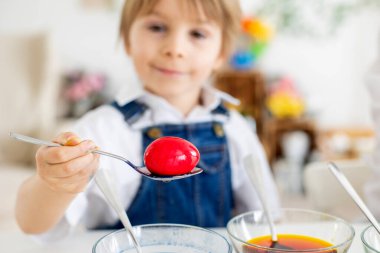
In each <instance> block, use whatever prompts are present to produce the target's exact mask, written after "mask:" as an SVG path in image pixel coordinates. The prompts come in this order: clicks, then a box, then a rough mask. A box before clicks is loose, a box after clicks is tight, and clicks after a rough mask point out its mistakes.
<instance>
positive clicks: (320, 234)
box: [227, 208, 355, 253]
mask: <svg viewBox="0 0 380 253" xmlns="http://www.w3.org/2000/svg"><path fill="white" fill-rule="evenodd" d="M272 216H273V218H274V221H275V225H276V229H277V234H293V235H302V236H308V237H313V238H318V239H321V240H323V241H326V242H329V243H331V244H332V245H333V246H331V247H324V248H320V247H319V248H318V249H308V250H299V249H298V250H297V249H294V250H293V249H286V250H285V249H273V248H269V247H263V246H259V245H256V244H252V243H248V242H247V241H248V240H251V239H253V238H257V237H261V236H266V235H270V231H269V225H268V222H267V219H266V218H265V215H264V213H263V212H262V211H252V212H247V213H244V214H241V215H239V216H236V217H234V218H232V219H231V220H230V221H229V222H228V224H227V232H228V235H229V237H230V238H231V242H232V244H233V246H234V248H235V250H236V252H238V253H256V252H257V253H259V252H260V253H263V252H271V253H280V252H287V253H289V252H293V253H295V252H298V253H300V252H309V253H311V252H313V253H319V252H324V253H344V252H347V251H348V249H349V247H350V246H351V243H352V240H353V238H354V236H355V231H354V228H353V227H352V226H351V225H350V224H349V223H348V222H346V221H344V220H342V219H340V218H338V217H335V216H332V215H328V214H325V213H321V212H316V211H311V210H304V209H288V208H284V209H279V210H277V211H274V212H272Z"/></svg>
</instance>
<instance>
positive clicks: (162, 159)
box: [144, 137, 200, 176]
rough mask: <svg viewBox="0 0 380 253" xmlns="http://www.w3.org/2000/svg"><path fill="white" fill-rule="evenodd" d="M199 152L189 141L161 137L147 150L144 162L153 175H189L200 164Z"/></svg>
mask: <svg viewBox="0 0 380 253" xmlns="http://www.w3.org/2000/svg"><path fill="white" fill-rule="evenodd" d="M199 158H200V155H199V151H198V149H197V148H196V147H195V146H194V145H193V144H192V143H191V142H189V141H187V140H184V139H182V138H178V137H161V138H158V139H157V140H155V141H153V142H152V143H151V144H150V145H149V146H148V147H147V148H146V150H145V153H144V162H145V166H146V167H147V169H148V170H149V171H150V172H152V173H153V174H157V175H163V176H175V175H181V174H186V173H189V172H190V171H191V170H192V169H193V168H194V167H195V166H196V165H197V163H198V162H199Z"/></svg>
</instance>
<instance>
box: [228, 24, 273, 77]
mask: <svg viewBox="0 0 380 253" xmlns="http://www.w3.org/2000/svg"><path fill="white" fill-rule="evenodd" d="M241 27H242V31H243V33H244V34H243V35H244V36H242V37H243V38H242V39H244V42H243V44H244V45H243V46H240V48H239V49H238V50H237V51H236V52H235V53H234V54H233V56H232V58H231V60H230V63H231V65H232V66H233V67H234V68H235V69H238V70H244V69H250V68H251V67H252V66H253V65H254V63H255V61H257V60H258V58H260V57H261V56H262V54H263V52H264V51H265V50H266V48H267V46H268V43H269V41H270V40H271V39H272V37H273V30H272V28H271V27H270V26H269V25H267V24H266V23H264V22H263V21H261V20H260V19H258V18H250V17H247V18H244V19H243V20H242V22H241Z"/></svg>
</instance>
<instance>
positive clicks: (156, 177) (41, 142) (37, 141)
mask: <svg viewBox="0 0 380 253" xmlns="http://www.w3.org/2000/svg"><path fill="white" fill-rule="evenodd" d="M9 135H10V137H12V138H14V139H16V140H19V141H23V142H28V143H32V144H36V145H44V146H48V147H61V146H62V145H61V144H58V143H54V142H50V141H45V140H40V139H36V138H33V137H30V136H26V135H22V134H17V133H12V132H11V133H9ZM90 152H91V153H96V154H99V155H104V156H108V157H112V158H115V159H118V160H121V161H123V162H125V163H126V164H128V165H129V166H130V167H131V168H132V169H134V170H135V171H136V172H138V173H140V174H141V175H142V176H144V177H147V178H149V179H152V180H157V181H163V182H170V181H173V180H178V179H183V178H187V177H191V176H195V175H198V174H200V173H202V172H203V170H202V169H200V168H197V167H195V168H194V169H192V170H191V171H190V172H189V173H186V174H180V175H174V176H163V175H156V174H153V173H152V172H150V171H149V169H148V168H147V167H145V166H137V165H135V164H133V163H132V162H131V161H129V160H128V159H127V158H125V157H122V156H119V155H115V154H112V153H109V152H105V151H102V150H91V151H90Z"/></svg>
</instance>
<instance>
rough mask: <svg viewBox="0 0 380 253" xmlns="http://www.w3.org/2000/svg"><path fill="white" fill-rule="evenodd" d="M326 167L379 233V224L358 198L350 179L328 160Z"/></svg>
mask: <svg viewBox="0 0 380 253" xmlns="http://www.w3.org/2000/svg"><path fill="white" fill-rule="evenodd" d="M328 167H329V169H330V171H331V172H332V173H333V174H334V176H335V177H336V179H338V181H339V183H340V184H341V185H342V186H343V188H344V189H345V190H346V191H347V193H348V194H349V195H350V196H351V198H352V199H353V200H354V201H355V203H356V205H357V206H358V207H359V208H360V210H361V211H362V212H363V213H364V215H365V216H366V217H367V219H368V220H369V221H370V222H371V223H372V225H373V226H374V227H375V229H376V230H377V232H378V233H379V234H380V226H379V223H378V222H377V220H376V218H375V216H374V215H373V214H372V213H371V211H370V210H369V209H368V207H367V205H366V204H365V203H364V202H363V200H362V199H361V198H360V196H359V194H358V193H357V192H356V191H355V189H354V187H353V186H352V185H351V183H350V181H348V179H347V177H346V176H345V175H344V174H343V173H342V171H341V170H340V169H339V168H338V166H336V165H335V164H334V163H332V162H330V163H329V164H328Z"/></svg>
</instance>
